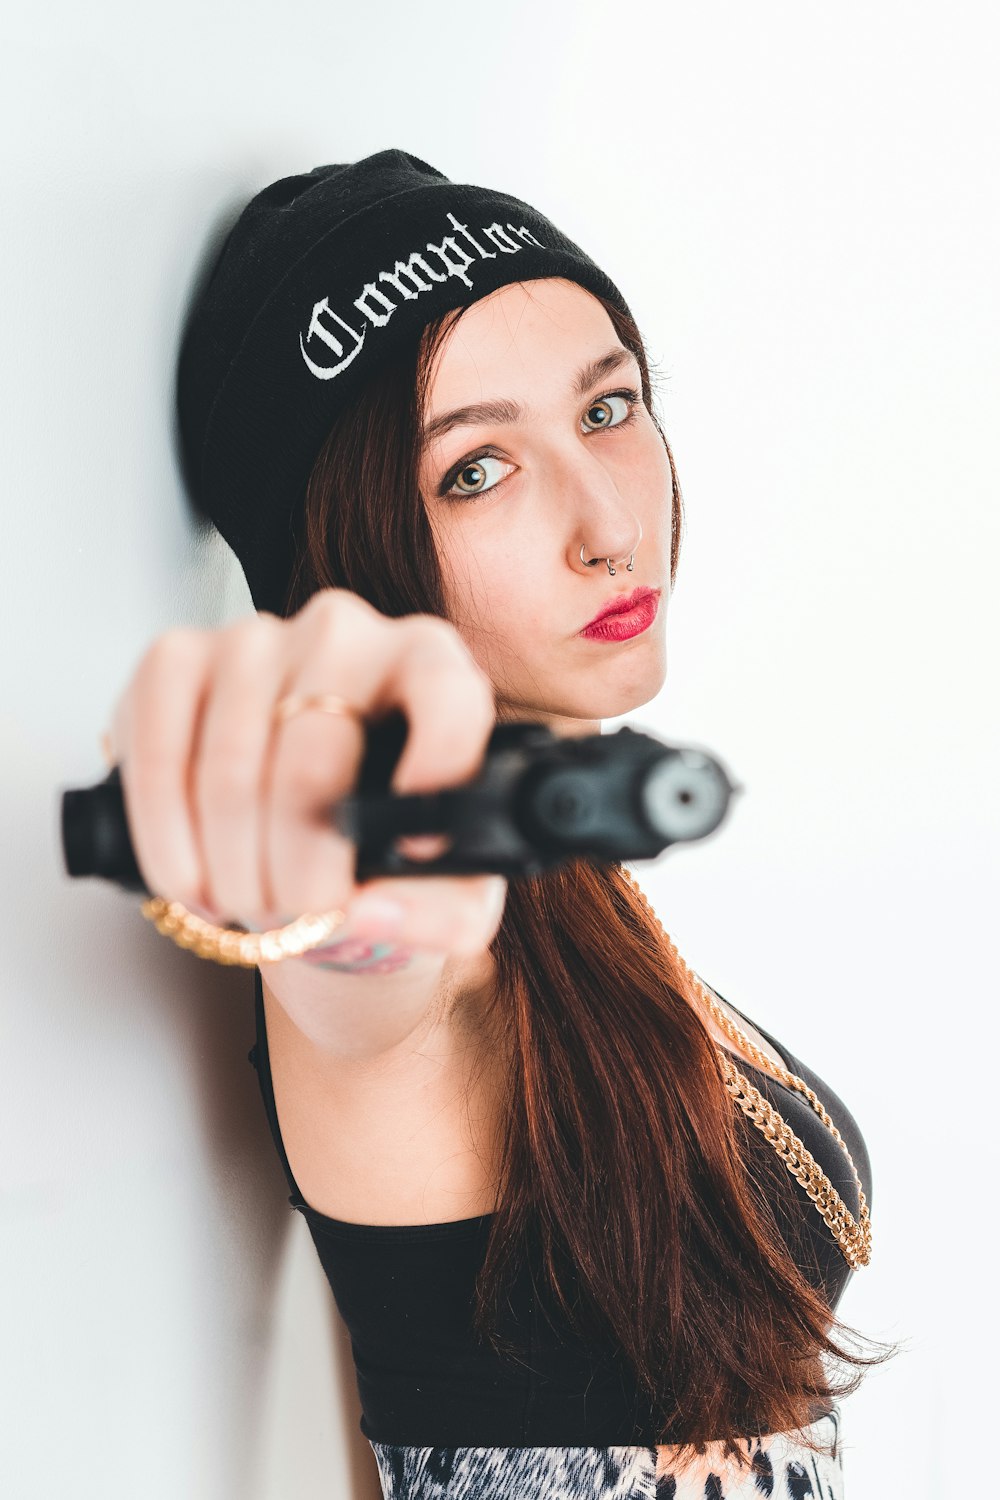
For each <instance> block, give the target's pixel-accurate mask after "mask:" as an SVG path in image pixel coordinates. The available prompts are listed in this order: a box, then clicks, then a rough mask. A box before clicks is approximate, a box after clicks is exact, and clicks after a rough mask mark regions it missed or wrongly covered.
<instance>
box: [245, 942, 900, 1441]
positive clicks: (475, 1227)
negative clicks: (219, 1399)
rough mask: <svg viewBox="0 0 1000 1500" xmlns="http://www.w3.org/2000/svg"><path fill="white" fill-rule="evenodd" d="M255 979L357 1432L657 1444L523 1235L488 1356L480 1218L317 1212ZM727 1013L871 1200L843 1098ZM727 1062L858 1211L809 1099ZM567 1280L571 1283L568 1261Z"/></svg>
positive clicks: (613, 1358)
mask: <svg viewBox="0 0 1000 1500" xmlns="http://www.w3.org/2000/svg"><path fill="white" fill-rule="evenodd" d="M254 985H255V999H256V1025H257V1041H256V1044H255V1046H254V1047H253V1048H252V1049H251V1052H250V1061H251V1063H253V1064H254V1066H255V1068H256V1070H257V1077H258V1081H259V1083H260V1089H261V1094H262V1096H263V1100H264V1108H265V1110H266V1112H267V1118H268V1121H269V1124H270V1127H271V1133H272V1136H273V1138H274V1143H275V1146H276V1148H277V1152H278V1156H279V1158H280V1160H281V1164H282V1167H283V1169H284V1172H285V1176H286V1178H287V1180H288V1185H289V1187H290V1189H291V1194H290V1197H289V1202H290V1203H291V1205H292V1207H293V1208H294V1209H296V1210H298V1212H299V1213H301V1214H302V1216H303V1217H304V1219H305V1221H306V1223H307V1224H308V1226H309V1232H310V1234H311V1235H312V1238H313V1242H314V1243H315V1246H316V1249H317V1251H318V1253H319V1258H320V1261H321V1263H322V1266H323V1270H324V1271H325V1273H326V1276H327V1279H328V1281H329V1283H330V1286H331V1289H332V1291H333V1296H334V1298H335V1300H336V1304H337V1308H338V1310H339V1312H340V1315H341V1317H342V1319H343V1321H344V1323H345V1325H346V1327H347V1329H348V1332H349V1334H350V1338H351V1349H352V1353H353V1356H354V1365H355V1371H356V1376H357V1386H358V1394H359V1397H360V1402H361V1409H362V1417H361V1421H360V1428H361V1432H362V1433H363V1434H364V1436H365V1437H366V1438H368V1439H369V1441H370V1442H372V1443H375V1444H383V1443H384V1444H415V1445H423V1446H427V1445H433V1446H441V1447H450V1446H453V1445H464V1446H468V1445H475V1446H482V1447H487V1446H490V1447H492V1446H502V1447H518V1446H525V1445H528V1446H530V1445H539V1446H550V1445H552V1446H555V1445H558V1446H567V1447H573V1446H595V1447H596V1446H605V1445H612V1444H613V1445H633V1444H655V1443H657V1442H663V1441H667V1442H669V1441H670V1440H671V1439H670V1436H669V1435H666V1436H664V1435H663V1434H661V1435H660V1436H659V1437H657V1435H656V1427H655V1420H654V1414H653V1411H652V1410H651V1408H650V1407H649V1406H648V1405H647V1403H646V1401H645V1400H644V1399H643V1397H642V1395H641V1393H640V1391H639V1389H638V1387H637V1386H636V1385H635V1384H634V1383H633V1381H632V1379H631V1378H630V1376H629V1373H628V1370H627V1367H626V1366H625V1364H624V1362H623V1360H622V1359H621V1358H620V1357H619V1355H618V1353H617V1351H616V1350H615V1349H614V1348H613V1347H610V1346H609V1347H606V1348H595V1347H593V1346H592V1345H590V1344H586V1345H585V1344H583V1343H581V1342H580V1340H579V1338H578V1336H577V1335H576V1334H575V1333H574V1332H573V1331H572V1330H571V1329H569V1328H568V1327H567V1326H565V1325H564V1324H562V1323H561V1322H560V1318H559V1316H558V1310H557V1309H556V1307H555V1304H554V1302H551V1301H550V1300H549V1298H548V1297H547V1296H546V1295H544V1294H543V1289H544V1278H543V1277H541V1275H540V1274H539V1266H540V1260H539V1259H538V1256H537V1253H536V1252H537V1247H536V1246H535V1245H534V1244H529V1245H527V1246H526V1247H525V1254H524V1257H523V1263H522V1269H521V1270H520V1272H519V1274H518V1279H517V1281H516V1282H515V1283H514V1285H513V1287H512V1290H511V1293H510V1297H509V1299H508V1303H507V1306H506V1308H505V1309H504V1314H503V1316H502V1317H501V1318H500V1321H499V1324H498V1327H499V1331H500V1332H501V1334H502V1335H503V1336H504V1337H506V1338H508V1339H511V1340H512V1341H513V1342H514V1343H515V1345H516V1346H517V1347H518V1348H521V1349H523V1350H526V1351H527V1357H526V1358H524V1359H522V1360H520V1361H514V1360H512V1359H507V1358H504V1357H501V1356H500V1355H498V1354H497V1353H496V1352H495V1351H494V1350H493V1349H492V1347H491V1345H490V1344H489V1343H488V1342H486V1341H485V1340H479V1339H477V1337H476V1335H475V1332H474V1329H473V1327H472V1308H473V1286H474V1283H475V1279H476V1273H477V1271H478V1270H479V1267H480V1265H481V1264H482V1260H483V1255H484V1252H485V1248H486V1239H487V1235H488V1233H489V1228H490V1221H491V1219H492V1217H493V1216H492V1215H491V1214H481V1215H479V1216H477V1217H475V1218H470V1219H457V1220H452V1221H450V1222H447V1223H441V1224H415V1225H367V1224H354V1223H349V1222H347V1221H345V1220H342V1219H333V1218H330V1217H329V1216H328V1215H327V1214H323V1213H320V1212H319V1211H318V1210H317V1209H314V1208H312V1207H311V1206H310V1205H309V1204H308V1203H306V1201H305V1199H304V1198H303V1197H302V1194H301V1193H300V1192H299V1189H298V1185H297V1184H296V1182H295V1179H294V1177H293V1175H292V1170H291V1167H290V1166H289V1163H288V1158H287V1156H286V1154H285V1149H284V1144H283V1141H282V1138H281V1129H280V1126H279V1123H278V1117H277V1111H276V1108H275V1100H274V1091H273V1088H272V1083H271V1070H270V1062H269V1058H268V1050H267V1031H266V1026H265V1018H264V1002H263V989H262V986H261V979H260V971H259V970H255V971H254ZM715 993H716V994H718V991H716V992H715ZM719 998H720V999H722V998H723V997H722V996H720V997H719ZM726 1003H727V1004H731V1002H729V1001H727V1002H726ZM733 1010H735V1011H736V1014H737V1015H739V1016H742V1018H743V1019H744V1020H745V1021H749V1022H750V1024H751V1025H753V1026H755V1027H756V1029H757V1030H758V1031H759V1032H760V1034H761V1036H763V1037H765V1038H766V1040H767V1041H768V1042H769V1043H770V1045H771V1046H772V1047H774V1048H775V1049H776V1050H777V1051H778V1052H779V1053H780V1055H781V1056H783V1057H784V1058H785V1059H786V1061H787V1062H788V1066H789V1069H790V1070H791V1071H792V1072H793V1073H795V1074H797V1075H798V1077H800V1078H802V1079H804V1080H805V1082H806V1083H808V1084H809V1085H810V1087H811V1088H813V1089H814V1090H815V1091H816V1093H817V1095H818V1096H819V1099H820V1102H821V1103H822V1104H823V1105H824V1106H825V1107H826V1110H827V1112H828V1114H829V1115H830V1117H831V1119H832V1120H833V1122H834V1124H835V1125H836V1127H837V1129H838V1130H839V1131H840V1134H841V1135H842V1136H843V1138H844V1141H845V1142H846V1144H847V1148H848V1150H849V1151H850V1153H851V1156H852V1157H853V1159H854V1163H855V1165H856V1167H857V1169H858V1174H859V1176H860V1178H861V1183H862V1186H863V1188H864V1192H865V1197H866V1198H867V1200H868V1205H869V1209H870V1208H871V1202H872V1182H871V1163H870V1161H869V1157H868V1152H867V1149H866V1147H865V1142H864V1139H863V1137H862V1135H861V1131H860V1129H859V1127H858V1124H857V1122H856V1120H855V1119H854V1117H853V1115H852V1114H851V1113H850V1111H849V1110H848V1108H847V1106H846V1105H845V1104H844V1103H843V1101H842V1100H841V1099H840V1098H839V1097H838V1096H837V1094H835V1093H834V1091H833V1089H832V1088H831V1087H830V1086H829V1084H828V1083H826V1081H825V1080H824V1079H822V1078H820V1077H819V1075H818V1074H816V1073H814V1072H813V1071H812V1069H811V1068H808V1067H807V1066H806V1065H805V1063H803V1062H802V1061H801V1060H800V1059H799V1058H797V1057H794V1056H793V1055H792V1053H791V1052H789V1050H788V1048H787V1047H785V1046H784V1045H783V1044H782V1043H781V1042H779V1041H778V1040H777V1039H776V1038H775V1037H773V1036H771V1034H770V1033H769V1032H768V1031H765V1030H764V1028H763V1027H762V1026H760V1025H758V1024H757V1022H755V1021H753V1020H752V1019H751V1018H750V1017H749V1016H746V1015H744V1013H743V1012H742V1011H740V1010H738V1009H737V1007H736V1006H733ZM737 1064H738V1066H739V1067H740V1070H741V1071H742V1072H744V1073H745V1074H746V1075H747V1077H748V1078H750V1081H751V1082H752V1083H753V1084H754V1085H755V1087H756V1088H758V1089H759V1090H760V1091H761V1093H763V1094H764V1096H765V1097H766V1098H767V1099H769V1100H770V1102H771V1103H772V1104H773V1105H774V1107H775V1108H776V1109H777V1110H778V1111H779V1112H780V1114H781V1115H782V1116H783V1118H784V1119H785V1120H786V1122H787V1123H788V1125H789V1126H790V1127H791V1129H792V1130H793V1131H794V1132H795V1134H796V1135H797V1136H799V1137H800V1138H801V1139H802V1141H803V1143H804V1144H805V1146H806V1147H807V1148H808V1150H809V1151H810V1152H811V1153H812V1155H813V1156H814V1157H815V1158H816V1160H817V1162H818V1163H819V1165H820V1167H821V1168H822V1170H823V1171H824V1172H825V1173H826V1175H827V1176H828V1177H829V1179H830V1181H831V1182H832V1184H833V1186H834V1187H835V1188H836V1190H837V1192H838V1193H839V1194H840V1195H841V1197H842V1198H843V1200H844V1202H845V1203H846V1205H847V1207H848V1209H849V1210H850V1212H851V1213H852V1214H853V1215H854V1216H855V1217H857V1214H858V1212H859V1209H860V1204H859V1202H858V1194H857V1187H856V1185H855V1182H854V1177H853V1174H852V1173H851V1170H850V1167H849V1166H848V1163H847V1159H846V1157H845V1156H844V1153H843V1150H842V1148H841V1146H840V1145H839V1144H838V1143H837V1142H836V1141H835V1140H834V1138H833V1136H832V1134H831V1133H830V1131H829V1130H828V1129H827V1127H826V1126H825V1125H824V1124H823V1122H822V1121H821V1120H820V1118H819V1116H818V1115H817V1114H816V1113H815V1111H814V1110H813V1108H812V1106H811V1105H810V1104H809V1102H808V1101H807V1100H806V1099H805V1098H804V1097H803V1096H802V1095H801V1094H800V1093H799V1092H798V1091H797V1090H795V1089H791V1088H789V1087H788V1086H787V1085H785V1084H783V1083H779V1082H778V1081H777V1080H775V1079H773V1078H771V1077H770V1076H769V1075H768V1074H766V1073H762V1072H761V1071H760V1070H759V1069H757V1068H755V1067H753V1066H752V1065H751V1064H750V1063H748V1062H745V1061H744V1060H743V1059H742V1058H737ZM749 1136H750V1138H751V1139H752V1140H754V1141H755V1145H754V1148H753V1149H755V1150H759V1153H760V1174H761V1175H760V1178H759V1180H762V1181H764V1182H766V1183H767V1184H768V1187H769V1188H770V1185H771V1184H772V1183H773V1193H770V1194H769V1201H770V1202H771V1203H772V1205H773V1207H774V1212H775V1217H776V1220H777V1222H778V1224H779V1227H780V1228H781V1231H782V1234H783V1236H784V1238H785V1240H786V1243H787V1244H788V1248H789V1251H790V1252H791V1254H792V1256H793V1259H794V1260H795V1262H796V1264H797V1265H798V1266H799V1268H800V1269H801V1271H802V1273H803V1275H804V1276H805V1277H806V1279H807V1280H808V1281H810V1282H811V1283H812V1285H813V1286H815V1287H817V1288H818V1289H820V1290H821V1291H822V1292H823V1293H824V1295H825V1296H826V1297H827V1299H828V1301H829V1303H830V1306H831V1309H833V1310H835V1309H836V1306H837V1303H838V1302H839V1301H840V1298H841V1296H842V1294H843V1291H844V1288H845V1286H846V1285H847V1282H848V1280H849V1279H850V1276H851V1274H852V1272H851V1268H850V1266H849V1265H848V1263H847V1261H846V1260H845V1259H844V1256H843V1253H842V1251H841V1250H840V1248H839V1246H838V1245H837V1243H836V1241H835V1240H834V1239H833V1236H832V1234H831V1232H830V1230H829V1228H828V1227H827V1225H826V1223H825V1221H824V1220H823V1219H822V1218H821V1217H820V1215H819V1213H818V1212H817V1210H816V1208H815V1207H814V1205H813V1203H812V1201H811V1200H810V1199H809V1198H808V1197H807V1195H806V1193H805V1191H804V1190H803V1188H802V1187H801V1186H800V1184H799V1183H798V1182H797V1181H796V1180H795V1179H794V1178H793V1177H792V1175H791V1173H790V1172H789V1171H788V1169H787V1168H786V1167H785V1165H784V1163H783V1162H782V1161H781V1160H780V1158H779V1157H778V1156H777V1154H776V1153H775V1151H774V1149H773V1147H772V1146H770V1145H769V1144H768V1142H767V1141H766V1140H765V1139H764V1137H763V1136H762V1135H761V1133H760V1132H759V1131H757V1130H756V1129H754V1128H753V1127H750V1129H749ZM768 1174H770V1175H768ZM569 1279H570V1288H571V1289H572V1273H571V1271H570V1278H569ZM820 1410H821V1409H820V1408H817V1412H819V1411H820Z"/></svg>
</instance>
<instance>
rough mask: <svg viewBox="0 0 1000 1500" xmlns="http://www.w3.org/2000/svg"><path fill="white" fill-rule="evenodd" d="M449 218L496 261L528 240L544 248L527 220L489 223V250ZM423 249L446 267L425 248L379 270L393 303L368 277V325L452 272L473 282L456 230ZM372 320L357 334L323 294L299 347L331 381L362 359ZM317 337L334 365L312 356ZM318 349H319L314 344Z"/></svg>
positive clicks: (364, 296)
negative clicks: (517, 224) (516, 224)
mask: <svg viewBox="0 0 1000 1500" xmlns="http://www.w3.org/2000/svg"><path fill="white" fill-rule="evenodd" d="M448 220H449V222H450V224H451V227H452V229H454V230H455V231H456V234H460V235H463V236H464V237H465V239H466V240H467V241H468V243H469V244H470V245H471V246H472V248H473V249H474V250H475V251H476V253H477V254H478V256H479V258H480V260H496V258H497V255H498V254H502V255H516V254H517V253H518V251H519V250H520V249H522V247H523V246H524V245H525V244H529V245H537V246H538V248H539V249H540V250H544V249H545V246H544V245H543V244H542V243H541V241H540V240H536V239H535V236H534V235H533V234H532V233H531V232H530V230H527V229H525V227H524V225H523V224H522V225H521V227H520V228H519V229H515V227H514V225H513V224H511V223H509V222H508V223H507V224H506V225H503V224H498V223H496V222H494V223H492V224H490V225H489V227H488V228H485V229H480V231H479V236H480V239H482V240H485V241H486V242H487V243H488V244H491V245H494V246H495V247H496V248H495V249H494V250H484V249H483V247H482V245H481V244H480V243H479V241H478V240H477V239H476V238H475V236H474V235H473V234H472V233H471V231H470V230H469V227H468V225H466V224H460V223H459V222H458V220H457V219H456V218H455V215H454V214H452V213H450V214H449V215H448ZM424 250H425V252H426V254H427V255H431V256H435V257H437V259H438V260H439V261H440V262H441V265H442V267H443V270H436V269H435V267H434V266H432V265H431V264H430V263H429V262H428V261H427V259H426V258H425V255H424V254H422V253H421V251H419V250H414V251H413V253H412V254H411V255H410V257H409V259H407V260H405V261H403V260H397V262H396V264H395V265H394V266H393V268H392V270H391V271H379V272H378V275H377V278H376V281H379V282H386V283H387V284H388V285H389V286H390V287H391V288H392V290H393V292H394V293H395V295H396V297H397V299H398V300H397V301H396V302H393V301H392V299H391V298H390V297H388V296H387V295H386V294H385V292H383V291H382V289H381V288H380V287H379V286H378V285H376V281H366V282H365V284H364V288H363V289H362V292H361V295H360V297H355V299H354V303H353V306H354V307H356V308H357V310H358V312H359V313H361V314H362V316H363V317H364V318H365V319H367V324H371V325H372V327H374V328H384V327H385V326H386V324H387V323H388V321H389V319H390V318H391V317H392V315H393V313H394V312H395V311H396V308H397V307H398V305H399V302H403V301H405V302H412V301H413V300H414V299H415V298H417V297H419V296H420V294H421V292H429V291H431V289H432V284H433V283H434V282H435V281H437V282H441V281H447V280H448V278H449V276H457V277H458V278H459V280H460V281H461V282H463V283H464V285H465V286H467V287H471V286H472V282H471V280H470V279H469V276H468V274H467V273H468V270H469V267H470V266H474V265H475V261H474V259H473V257H472V256H471V255H470V254H469V252H468V250H466V248H465V246H464V245H460V244H459V242H458V240H457V239H456V237H455V235H454V234H448V235H445V237H444V238H443V239H442V241H441V243H440V245H431V244H427V245H425V246H424ZM331 324H335V325H336V326H337V328H339V329H341V330H342V331H343V333H345V334H346V335H347V336H348V339H349V340H350V343H349V344H348V345H347V348H348V349H349V352H348V353H346V354H345V352H344V351H345V345H344V343H343V342H342V341H341V339H340V338H338V337H337V333H336V332H335V331H334V328H333V327H332V326H331ZM367 324H363V325H362V328H361V332H360V333H358V332H357V331H356V329H354V328H352V326H351V325H350V323H346V322H345V321H344V319H343V318H342V317H341V316H340V314H339V313H336V312H334V310H333V308H332V307H331V306H330V303H329V301H328V299H327V298H326V297H321V298H320V300H319V301H318V302H316V303H314V305H313V309H312V314H311V316H310V318H309V326H308V328H307V329H306V333H305V337H304V338H303V336H302V334H301V333H300V334H299V348H300V349H301V351H302V358H303V359H304V360H305V362H306V364H307V365H308V367H309V369H310V370H311V371H312V373H313V374H314V375H315V376H316V378H317V380H332V379H333V378H334V376H335V375H339V374H340V373H341V371H343V370H346V369H347V367H348V365H349V364H351V363H352V362H353V361H354V360H355V359H356V358H357V356H358V355H359V354H360V353H361V349H362V347H363V345H364V342H365V334H366V333H367V331H368V328H367ZM314 339H318V340H319V342H320V343H321V344H325V346H326V347H327V349H329V350H330V351H331V353H332V354H333V356H334V358H335V360H336V361H337V362H336V363H335V364H322V363H320V362H319V361H318V360H315V359H312V358H310V356H309V354H308V353H307V352H306V344H308V343H310V342H311V341H312V340H314ZM313 348H314V350H315V351H316V352H317V353H320V351H319V349H318V348H317V346H316V345H315V344H314V345H313Z"/></svg>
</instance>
